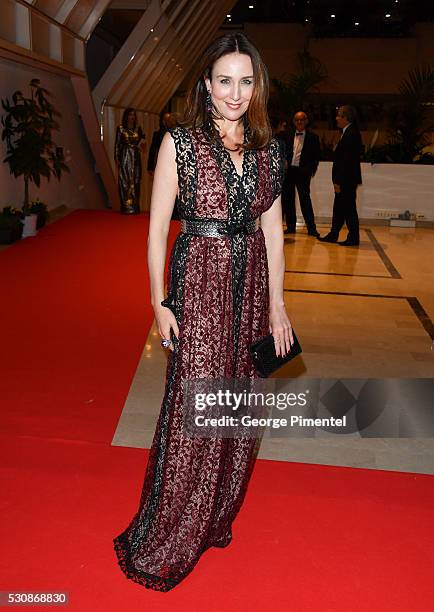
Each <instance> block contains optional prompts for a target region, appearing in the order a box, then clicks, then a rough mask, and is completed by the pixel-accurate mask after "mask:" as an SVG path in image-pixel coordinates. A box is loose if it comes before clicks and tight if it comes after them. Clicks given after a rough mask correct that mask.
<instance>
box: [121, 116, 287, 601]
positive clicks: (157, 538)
mask: <svg viewBox="0 0 434 612" xmlns="http://www.w3.org/2000/svg"><path fill="white" fill-rule="evenodd" d="M170 132H171V135H172V137H173V139H174V141H175V147H176V160H177V168H178V188H179V210H180V214H181V218H188V219H227V220H229V223H230V227H236V226H237V225H239V224H240V223H243V222H245V221H246V220H247V219H255V218H257V217H259V216H260V215H261V214H262V213H263V212H265V211H266V210H267V209H268V208H269V207H270V206H271V205H272V203H273V201H274V200H275V198H276V197H277V196H278V195H279V194H280V190H281V176H282V167H281V159H280V154H279V145H278V143H277V141H275V140H273V141H272V142H271V144H270V146H269V147H268V148H267V149H264V150H258V151H245V153H244V157H243V172H242V176H239V174H238V173H237V171H236V169H235V166H234V164H233V162H232V160H231V158H230V155H229V153H228V152H227V151H226V150H225V148H224V147H223V145H222V144H221V143H212V142H211V141H210V140H209V139H208V138H207V136H206V132H205V130H197V131H193V130H190V129H188V128H184V127H177V128H174V129H173V130H170ZM268 287H269V285H268V265H267V253H266V248H265V239H264V234H263V232H262V230H261V229H258V230H257V231H256V232H255V233H253V234H248V235H246V234H240V233H235V232H234V233H232V234H229V235H224V236H222V237H221V238H215V237H206V236H197V235H191V234H185V233H181V234H179V235H178V236H177V239H176V241H175V244H174V246H173V249H172V251H171V254H170V259H169V276H168V297H167V299H166V300H164V301H163V305H165V306H167V307H169V308H170V309H171V310H172V311H173V312H174V313H175V316H176V318H177V321H178V325H179V338H178V343H176V344H175V350H174V351H173V352H171V351H169V356H168V363H167V372H166V388H165V394H164V398H163V402H162V406H161V412H160V415H159V418H158V422H157V427H156V431H155V434H154V438H153V442H152V447H151V449H150V454H149V461H148V464H147V468H146V474H145V479H144V484H143V489H142V494H141V499H140V504H139V508H138V511H137V513H136V515H135V516H134V518H133V519H132V521H131V523H130V525H129V526H128V528H127V529H126V530H125V531H124V532H123V533H121V534H120V535H119V536H117V537H116V538H115V539H114V545H115V550H116V553H117V557H118V562H119V565H120V567H121V569H122V570H123V572H124V573H125V574H126V576H127V577H128V578H129V579H131V580H133V581H135V582H137V583H139V584H142V585H144V586H145V587H148V588H152V589H155V590H159V591H168V590H170V589H172V588H173V587H174V586H176V585H177V584H178V583H179V582H180V581H181V580H182V579H183V578H185V577H186V576H187V575H188V574H189V573H190V572H191V570H192V569H193V567H194V566H195V564H196V563H197V562H198V560H199V558H200V556H201V554H202V553H203V552H204V551H205V550H206V549H207V548H209V547H211V546H216V547H224V546H227V545H228V544H229V543H230V541H231V538H232V531H231V525H232V522H233V520H234V518H235V517H236V515H237V513H238V511H239V509H240V507H241V504H242V502H243V499H244V496H245V494H246V490H247V486H248V482H249V479H250V476H251V473H252V470H253V466H254V463H255V460H256V456H257V452H258V450H259V443H260V441H259V440H258V439H257V438H256V439H255V438H225V439H222V438H220V439H217V438H216V439H212V438H198V437H187V436H185V435H183V432H182V401H183V389H182V384H181V382H182V380H183V379H189V378H196V379H197V378H214V377H216V378H218V377H226V378H230V377H233V378H235V377H244V378H246V377H248V378H255V377H257V374H256V372H255V369H254V367H253V364H252V361H251V358H250V356H249V345H250V344H251V343H252V342H254V341H255V340H258V339H259V338H261V337H262V336H264V335H266V334H267V333H268V331H269V288H268Z"/></svg>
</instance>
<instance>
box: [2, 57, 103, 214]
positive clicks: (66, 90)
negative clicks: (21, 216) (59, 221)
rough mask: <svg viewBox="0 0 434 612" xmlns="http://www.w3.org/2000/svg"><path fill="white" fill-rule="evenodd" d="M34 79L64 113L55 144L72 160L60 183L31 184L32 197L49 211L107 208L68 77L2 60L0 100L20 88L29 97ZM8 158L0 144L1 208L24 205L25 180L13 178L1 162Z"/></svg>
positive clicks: (54, 180) (56, 133)
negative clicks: (57, 208)
mask: <svg viewBox="0 0 434 612" xmlns="http://www.w3.org/2000/svg"><path fill="white" fill-rule="evenodd" d="M32 78H39V79H40V80H41V84H42V85H43V86H44V87H45V88H46V89H48V90H49V91H50V92H51V93H52V94H53V99H52V101H53V103H54V105H55V106H56V108H57V109H58V110H59V111H60V112H61V113H62V117H61V118H60V120H59V123H60V131H59V132H55V133H54V141H55V142H56V144H57V145H58V146H62V147H63V148H64V151H65V155H68V156H70V157H71V159H70V161H69V162H68V165H69V167H70V169H71V172H70V173H65V174H63V176H62V179H61V181H60V182H58V181H57V179H56V178H54V177H52V178H51V180H50V182H49V183H48V182H47V181H46V180H45V179H42V181H41V188H40V189H37V187H36V186H35V185H33V184H30V196H31V197H32V198H36V197H39V198H40V199H41V200H43V201H45V202H46V204H47V205H48V208H49V209H52V208H55V207H56V206H61V205H65V206H68V207H69V208H104V197H103V194H102V192H101V190H100V187H99V184H98V180H97V175H96V174H95V172H94V168H93V160H92V156H91V153H90V150H89V147H88V143H87V140H86V137H85V134H84V131H83V129H82V127H81V123H80V117H79V114H78V109H77V103H76V99H75V95H74V90H73V88H72V85H71V82H70V80H69V78H68V77H64V76H60V75H57V74H54V73H52V72H48V71H44V70H41V69H39V68H34V67H31V66H26V65H25V64H21V63H18V62H12V61H9V60H7V59H2V58H0V98H3V99H4V98H6V97H8V98H9V99H11V96H12V94H13V92H14V91H16V90H17V89H20V90H21V91H23V93H24V94H25V95H28V94H29V87H28V84H29V82H30V80H31V79H32ZM0 113H3V108H0ZM68 152H69V154H68ZM5 157H6V145H5V143H4V142H0V208H3V206H6V205H8V204H13V205H15V206H21V204H22V201H23V194H24V181H23V178H22V177H21V178H19V179H15V178H14V177H13V176H11V175H10V173H9V166H8V164H5V163H2V161H3V159H4V158H5Z"/></svg>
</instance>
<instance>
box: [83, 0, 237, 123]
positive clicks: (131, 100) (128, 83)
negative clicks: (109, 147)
mask: <svg viewBox="0 0 434 612" xmlns="http://www.w3.org/2000/svg"><path fill="white" fill-rule="evenodd" d="M234 4H235V0H163V1H160V0H151V1H150V2H149V6H148V8H147V9H146V10H145V12H144V14H143V16H142V18H141V19H140V21H139V22H138V23H137V25H136V27H135V28H134V30H133V31H132V32H131V34H130V36H129V37H128V39H127V40H126V41H125V43H124V45H123V47H122V48H121V50H120V51H119V53H118V54H117V56H116V57H115V58H114V60H113V62H112V63H111V64H110V66H109V68H108V69H107V71H106V73H105V74H104V75H103V77H102V78H101V79H100V81H99V82H98V84H97V86H96V87H95V89H94V91H93V96H94V101H95V106H96V108H97V110H100V109H101V107H102V105H103V104H107V105H113V106H116V107H118V106H120V107H127V106H133V107H135V108H138V109H142V110H144V111H146V112H153V113H159V112H160V110H161V109H162V108H163V107H164V105H165V104H166V103H167V101H168V100H169V98H170V97H171V96H172V95H173V93H174V92H175V91H176V89H177V87H178V86H179V85H180V83H181V82H182V81H183V80H184V78H185V75H186V74H187V73H189V72H190V71H191V69H192V68H193V67H194V64H195V62H196V61H197V59H198V57H199V56H200V54H201V53H202V51H203V49H204V48H205V47H206V45H207V44H208V43H209V41H210V40H211V39H212V38H213V37H214V36H215V34H216V31H217V30H218V28H219V27H220V25H221V24H222V22H223V21H224V18H225V15H226V13H227V12H228V11H229V10H230V9H231V8H232V7H233V5H234Z"/></svg>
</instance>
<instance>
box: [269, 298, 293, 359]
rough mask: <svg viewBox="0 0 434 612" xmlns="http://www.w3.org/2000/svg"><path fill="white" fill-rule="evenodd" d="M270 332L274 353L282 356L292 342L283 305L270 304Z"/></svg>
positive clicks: (289, 326) (290, 329) (289, 349)
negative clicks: (272, 338)
mask: <svg viewBox="0 0 434 612" xmlns="http://www.w3.org/2000/svg"><path fill="white" fill-rule="evenodd" d="M270 333H271V334H273V337H274V346H275V349H276V355H277V356H278V357H279V356H282V357H283V356H284V355H286V354H287V353H289V352H290V351H291V346H292V345H293V344H294V337H293V335H292V326H291V322H290V320H289V319H288V315H287V314H286V309H285V305H284V304H281V305H278V306H271V309H270Z"/></svg>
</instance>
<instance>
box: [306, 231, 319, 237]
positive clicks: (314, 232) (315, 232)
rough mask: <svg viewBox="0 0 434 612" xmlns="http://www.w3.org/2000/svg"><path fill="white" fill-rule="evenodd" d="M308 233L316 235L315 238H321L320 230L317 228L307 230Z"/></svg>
mask: <svg viewBox="0 0 434 612" xmlns="http://www.w3.org/2000/svg"><path fill="white" fill-rule="evenodd" d="M307 235H308V236H315V238H319V237H320V234H319V232H317V231H316V230H309V231H308V232H307Z"/></svg>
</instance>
